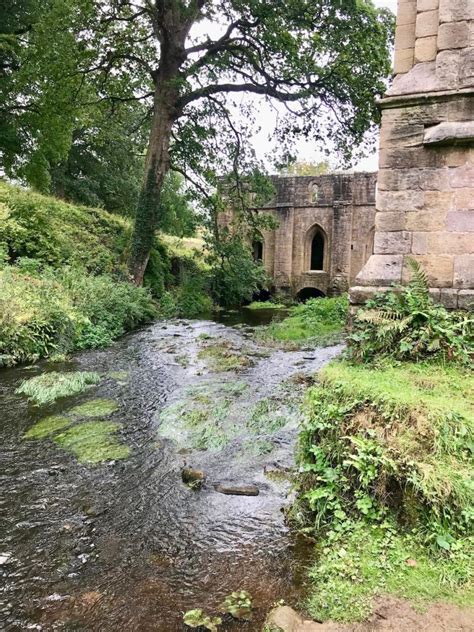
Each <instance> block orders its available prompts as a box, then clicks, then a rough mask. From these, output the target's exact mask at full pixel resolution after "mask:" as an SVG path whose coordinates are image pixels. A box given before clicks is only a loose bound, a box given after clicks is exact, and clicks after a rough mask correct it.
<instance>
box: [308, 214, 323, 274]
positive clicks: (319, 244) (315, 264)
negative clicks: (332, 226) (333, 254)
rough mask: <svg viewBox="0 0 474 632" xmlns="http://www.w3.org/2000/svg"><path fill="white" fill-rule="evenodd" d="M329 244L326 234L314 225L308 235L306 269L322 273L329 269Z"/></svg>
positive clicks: (318, 226) (317, 225)
mask: <svg viewBox="0 0 474 632" xmlns="http://www.w3.org/2000/svg"><path fill="white" fill-rule="evenodd" d="M328 257H329V243H328V238H327V235H326V232H325V231H324V230H323V228H322V227H321V226H320V225H319V224H314V225H313V226H312V227H311V228H310V229H309V230H308V232H307V233H306V244H305V269H306V270H310V271H316V272H322V271H325V270H327V269H328Z"/></svg>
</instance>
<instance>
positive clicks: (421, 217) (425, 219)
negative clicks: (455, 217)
mask: <svg viewBox="0 0 474 632" xmlns="http://www.w3.org/2000/svg"><path fill="white" fill-rule="evenodd" d="M446 215H447V209H441V210H436V211H432V210H422V211H412V212H411V213H406V214H405V226H404V228H405V230H421V231H441V230H445V229H446Z"/></svg>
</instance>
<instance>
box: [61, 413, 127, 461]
mask: <svg viewBox="0 0 474 632" xmlns="http://www.w3.org/2000/svg"><path fill="white" fill-rule="evenodd" d="M119 427H120V426H119V425H118V424H116V423H112V422H109V421H89V422H85V423H81V424H78V425H76V426H73V427H72V428H70V429H69V430H66V431H65V432H62V433H60V434H57V435H55V436H54V437H53V441H54V442H55V443H57V444H58V445H59V446H61V447H62V448H64V449H66V450H68V451H69V452H72V453H73V454H75V456H76V457H77V459H78V461H80V462H81V463H92V464H94V463H101V462H103V461H111V460H118V459H125V458H127V457H128V456H129V454H130V449H129V448H128V446H126V445H124V444H122V443H119V441H118V440H117V439H116V437H115V436H114V435H115V433H116V432H117V430H118V429H119Z"/></svg>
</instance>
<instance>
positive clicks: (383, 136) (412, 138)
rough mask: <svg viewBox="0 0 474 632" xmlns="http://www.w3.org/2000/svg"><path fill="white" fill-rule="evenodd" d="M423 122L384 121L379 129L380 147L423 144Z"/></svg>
mask: <svg viewBox="0 0 474 632" xmlns="http://www.w3.org/2000/svg"><path fill="white" fill-rule="evenodd" d="M424 131H425V127H424V125H423V123H421V122H416V123H404V122H396V123H386V124H385V125H383V127H382V129H381V131H380V147H381V148H384V147H417V146H418V147H420V146H421V145H422V144H423V138H424Z"/></svg>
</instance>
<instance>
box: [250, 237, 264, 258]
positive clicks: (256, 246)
mask: <svg viewBox="0 0 474 632" xmlns="http://www.w3.org/2000/svg"><path fill="white" fill-rule="evenodd" d="M252 254H253V259H254V261H263V242H261V241H257V240H256V241H254V242H253V243H252Z"/></svg>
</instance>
